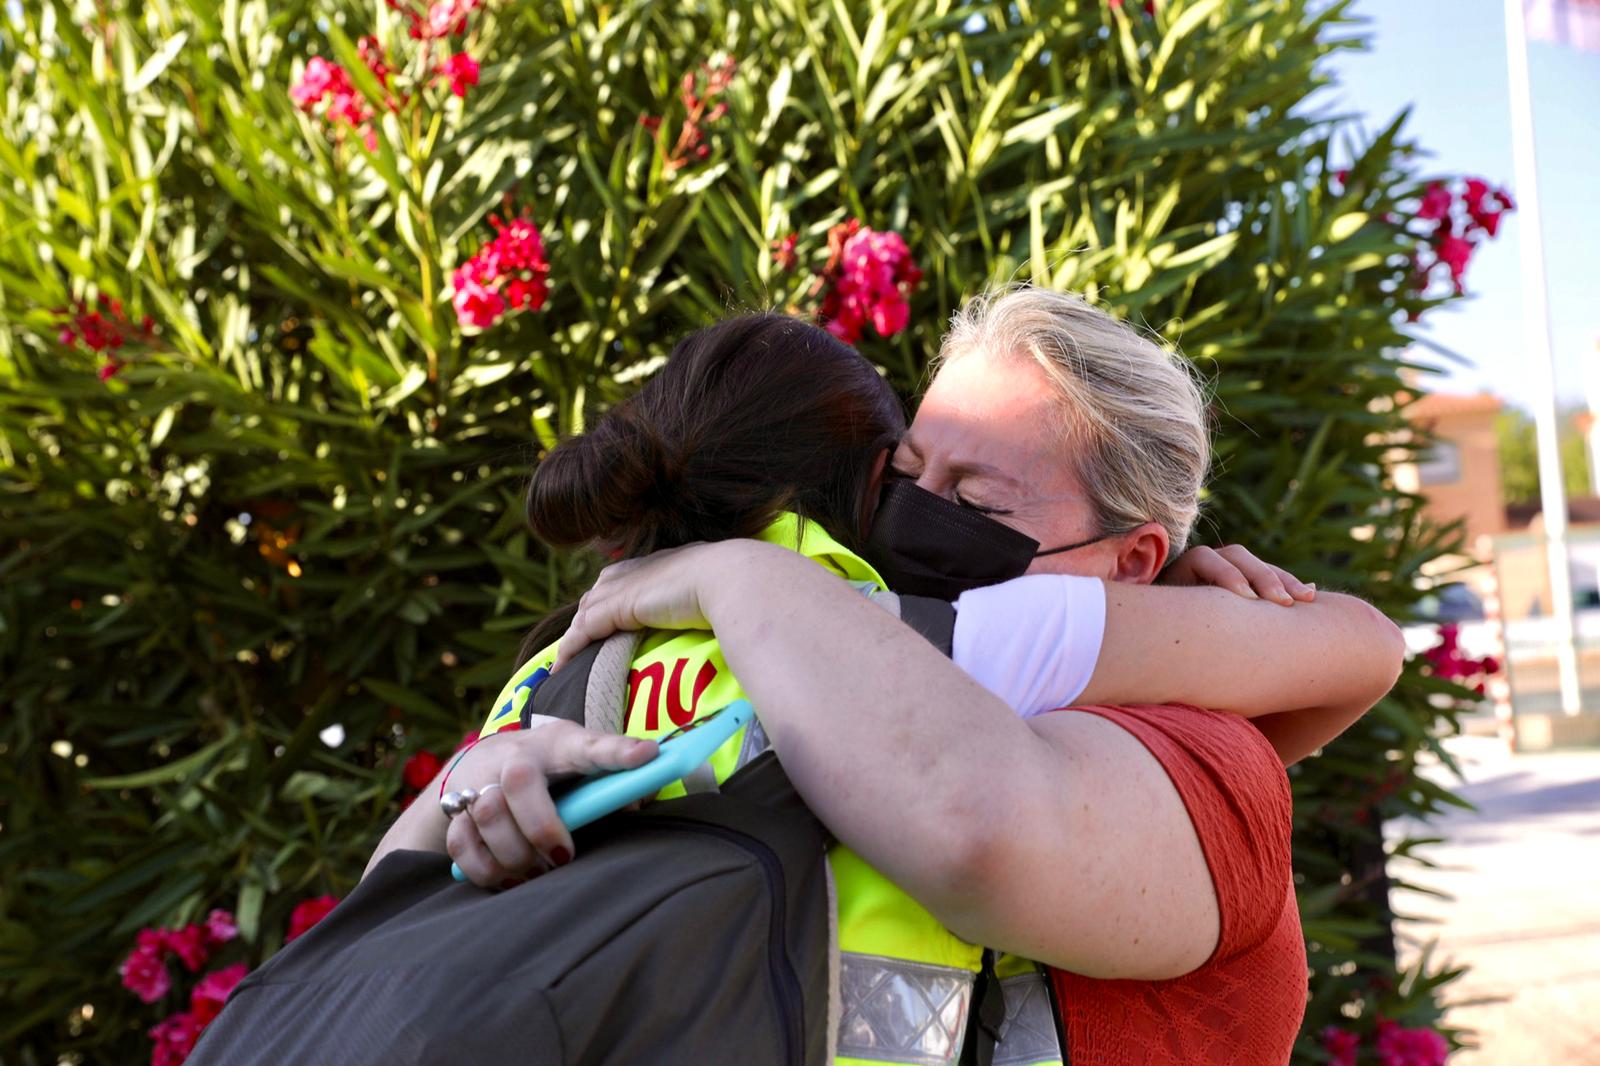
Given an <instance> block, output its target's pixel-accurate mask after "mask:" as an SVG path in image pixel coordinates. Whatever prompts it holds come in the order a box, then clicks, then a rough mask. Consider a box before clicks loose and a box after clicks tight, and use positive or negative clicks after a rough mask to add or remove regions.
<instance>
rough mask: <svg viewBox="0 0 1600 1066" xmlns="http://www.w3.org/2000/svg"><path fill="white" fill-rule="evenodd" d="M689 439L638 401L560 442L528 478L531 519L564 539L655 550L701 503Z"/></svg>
mask: <svg viewBox="0 0 1600 1066" xmlns="http://www.w3.org/2000/svg"><path fill="white" fill-rule="evenodd" d="M689 482H690V479H689V478H688V477H687V464H686V462H685V458H684V454H683V447H682V444H681V442H674V441H668V440H666V439H664V438H663V437H662V436H661V434H660V433H659V432H658V431H657V430H656V429H655V428H654V427H652V426H650V425H648V424H647V423H646V422H645V421H644V420H643V419H641V418H640V417H638V412H637V411H636V410H635V405H634V403H632V402H629V403H625V404H622V405H621V406H619V407H616V408H614V409H613V410H612V411H610V412H609V413H608V414H607V415H606V416H605V417H604V418H602V419H601V420H600V422H599V423H598V424H596V425H595V426H594V427H593V428H592V429H590V430H589V431H588V432H587V433H584V434H582V435H581V436H577V437H573V438H570V439H568V440H566V441H563V442H562V443H561V444H559V445H557V446H556V448H555V449H554V450H553V451H551V452H550V454H549V455H547V456H546V457H545V458H544V461H543V462H541V463H540V464H539V467H538V469H537V470H535V471H534V475H533V481H532V483H531V484H530V485H529V486H528V500H527V508H528V524H529V525H530V526H531V527H532V528H533V531H534V532H535V533H536V534H538V535H539V537H540V538H542V539H543V540H545V541H546V542H547V543H550V544H554V545H558V546H571V545H577V544H584V543H587V542H590V541H595V540H602V539H603V540H606V541H608V542H609V543H610V546H611V547H613V548H614V549H617V550H620V551H621V552H622V553H623V554H624V555H635V554H639V553H641V552H646V551H649V550H651V548H653V547H654V546H655V545H656V544H657V543H658V542H659V541H660V540H661V539H662V534H663V532H665V531H666V530H670V529H673V528H676V527H678V526H681V525H682V524H683V522H684V519H683V515H684V511H685V509H686V508H688V509H692V508H693V500H692V499H691V493H690V491H689V490H690V487H691V486H690V483H689Z"/></svg>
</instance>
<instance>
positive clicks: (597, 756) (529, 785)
mask: <svg viewBox="0 0 1600 1066" xmlns="http://www.w3.org/2000/svg"><path fill="white" fill-rule="evenodd" d="M509 743H511V744H514V745H515V747H514V748H507V749H503V750H502V755H503V756H504V758H503V759H502V760H501V762H500V764H499V766H498V768H497V769H496V770H491V772H495V773H496V776H497V778H498V780H496V781H491V782H489V783H487V784H484V785H479V786H477V787H478V797H477V799H476V800H474V801H473V803H472V805H471V806H470V807H468V808H467V810H466V811H465V812H463V813H462V814H459V815H457V816H456V817H455V818H452V819H451V821H450V826H449V828H448V830H447V831H446V836H445V844H446V849H447V850H448V851H449V853H450V857H451V858H453V859H455V861H456V862H457V864H459V865H460V867H461V869H462V872H463V873H465V874H466V875H467V879H468V880H470V881H471V882H472V883H473V884H475V885H479V886H482V887H485V888H488V887H494V886H497V885H500V884H501V883H502V882H503V881H505V880H506V879H507V878H508V877H520V876H531V875H536V874H538V873H541V872H543V871H544V870H545V869H547V868H549V867H555V866H564V865H566V864H567V863H568V862H571V861H572V858H573V855H574V854H575V853H576V849H575V848H574V846H573V843H572V835H571V834H570V833H569V832H568V831H567V827H566V826H565V825H563V824H562V822H561V818H560V816H559V815H558V814H557V813H556V806H555V801H554V800H552V799H551V797H550V779H551V777H553V776H556V775H564V774H579V775H582V774H592V773H596V772H599V771H605V770H624V769H631V768H633V767H635V766H639V765H641V764H643V763H646V762H649V761H650V760H651V759H653V758H655V756H656V750H657V747H656V744H655V742H654V741H650V740H639V739H637V738H634V737H624V736H612V735H609V734H605V733H595V732H592V731H591V730H588V729H584V728H583V727H582V726H579V725H576V724H574V723H572V722H566V721H554V722H551V723H549V724H548V725H545V726H544V727H543V728H541V729H540V730H539V733H538V738H537V740H536V739H535V738H534V737H533V736H532V735H527V736H525V737H517V738H514V739H513V740H512V741H510V742H509ZM485 769H489V768H488V767H485Z"/></svg>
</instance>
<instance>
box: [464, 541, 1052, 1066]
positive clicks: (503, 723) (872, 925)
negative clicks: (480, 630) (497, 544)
mask: <svg viewBox="0 0 1600 1066" xmlns="http://www.w3.org/2000/svg"><path fill="white" fill-rule="evenodd" d="M760 539H761V540H764V541H767V542H769V543H772V544H778V545H782V546H783V547H787V548H790V549H793V550H794V551H798V552H799V553H800V554H802V555H804V556H806V557H807V558H808V559H811V560H813V561H815V562H817V563H818V564H819V565H821V566H823V567H824V568H826V569H828V570H830V571H832V572H833V573H835V574H837V575H838V576H840V577H841V578H844V579H845V580H847V581H850V582H852V583H853V584H856V585H857V586H858V587H861V588H863V589H879V590H882V589H884V588H885V587H886V586H885V585H884V583H883V579H882V578H881V577H879V576H878V573H877V572H876V571H875V570H873V568H872V567H871V566H870V565H868V563H867V562H866V561H865V560H863V559H862V558H860V557H859V556H857V555H856V554H854V553H853V552H851V551H849V550H848V549H847V548H845V547H844V546H843V545H841V544H839V543H838V542H837V541H836V540H834V539H833V537H831V536H830V535H829V534H828V533H827V531H826V530H824V529H823V528H822V527H821V526H819V525H817V524H816V523H815V522H805V521H802V520H801V519H800V518H799V517H798V516H796V515H794V514H787V513H786V514H783V515H781V516H780V517H779V518H778V519H777V520H776V521H775V522H773V523H772V525H770V526H769V527H767V529H766V530H764V531H763V532H762V533H761V534H760ZM555 650H556V649H555V645H551V646H550V647H548V648H546V649H544V650H543V651H541V652H539V653H538V654H537V655H535V656H534V657H533V658H532V659H530V660H528V662H527V663H525V664H523V666H522V667H521V668H520V669H519V670H518V671H517V673H516V675H515V676H513V677H512V679H511V680H510V681H508V682H507V683H506V686H505V688H504V689H502V690H501V692H500V695H499V697H498V698H497V699H496V700H495V703H494V708H495V709H494V711H493V712H492V713H491V714H490V715H489V718H488V720H487V721H486V722H485V723H484V726H483V729H482V730H481V733H482V735H484V736H487V735H488V734H490V733H493V732H497V731H499V730H501V729H504V728H506V727H507V726H510V725H515V724H516V723H517V722H519V721H520V719H521V715H522V711H523V708H524V706H525V705H526V703H527V701H528V699H529V698H530V692H531V688H530V686H529V685H528V684H527V682H528V681H529V679H530V678H531V677H533V675H534V674H535V673H536V672H537V671H538V670H540V669H541V668H548V666H549V665H550V663H552V662H553V661H554V659H555ZM742 698H744V690H743V689H742V688H741V687H740V685H739V682H738V680H737V679H736V678H735V677H734V676H733V674H732V673H731V672H730V671H729V670H728V664H727V663H726V662H725V661H724V660H723V657H722V650H721V647H720V645H719V644H718V643H717V640H716V638H715V637H714V636H712V635H711V634H710V633H708V632H706V631H704V630H689V631H681V632H668V631H650V632H647V633H645V634H644V636H643V638H642V640H641V641H640V643H639V645H638V648H637V650H636V652H635V655H634V660H633V664H632V668H631V669H630V671H629V677H628V694H627V706H626V708H625V710H624V719H623V729H622V732H624V733H625V734H627V735H628V736H633V737H642V738H646V739H658V738H660V737H663V736H665V735H667V734H669V733H671V732H672V731H673V730H675V729H677V728H679V727H681V726H684V725H687V724H688V723H689V722H691V721H693V720H694V719H695V718H697V717H699V716H701V715H705V714H710V713H712V712H713V711H716V710H718V709H719V708H721V707H724V706H726V705H727V704H729V703H731V702H732V701H733V700H736V699H742ZM756 711H757V715H758V716H759V714H760V708H759V707H758V708H756ZM766 748H767V740H766V736H765V733H764V732H763V731H762V729H761V726H760V722H759V718H758V719H757V720H756V721H754V722H752V723H751V724H750V725H748V726H746V727H745V728H744V729H742V730H740V732H739V733H738V734H736V735H735V736H733V737H732V738H731V739H729V740H728V741H727V742H726V743H725V744H723V745H722V747H720V748H719V749H718V750H717V751H716V753H715V754H713V755H712V757H711V760H710V767H711V770H712V773H713V775H714V776H715V779H716V781H717V782H718V783H721V782H722V781H724V780H726V779H727V778H728V777H729V776H731V775H732V774H733V773H734V772H735V771H736V770H738V769H739V768H740V767H741V766H743V765H745V764H746V763H747V762H749V761H750V760H751V759H753V758H755V756H757V755H759V754H760V753H761V752H762V751H764V750H766ZM686 791H688V789H687V788H686V786H685V784H684V782H676V783H674V784H672V785H669V786H668V787H667V788H665V789H663V790H662V791H661V793H660V794H659V798H661V799H670V798H672V797H674V796H681V795H683V794H685V792H686ZM828 863H829V867H830V870H831V873H832V877H833V881H834V885H835V889H836V895H837V902H838V924H837V928H838V937H839V945H838V946H839V1011H838V1014H839V1033H838V1041H837V1045H836V1057H835V1059H834V1061H835V1062H836V1063H838V1064H839V1066H857V1064H860V1066H867V1064H872V1063H886V1062H893V1063H918V1064H928V1066H954V1064H955V1063H956V1061H957V1058H958V1056H959V1055H960V1052H961V1042H962V1038H963V1035H964V1032H965V1028H966V1024H967V1020H968V1015H969V1014H970V1008H971V1001H972V988H973V983H974V980H975V978H976V976H977V973H978V971H979V969H980V966H981V962H982V955H983V949H982V948H980V947H979V946H978V945H975V944H969V943H967V942H966V941H964V940H962V939H961V938H960V937H957V936H956V935H955V934H954V933H952V932H950V931H949V930H948V929H946V928H945V927H944V926H943V925H942V924H940V922H939V921H938V919H936V918H934V916H933V915H931V914H929V913H928V911H927V910H926V909H925V908H924V907H923V906H922V905H921V904H920V903H918V902H917V901H916V900H914V899H912V898H911V897H910V896H908V895H906V893H905V892H903V891H902V890H901V889H900V888H899V887H898V886H896V885H895V884H893V883H892V882H890V881H889V880H888V879H887V878H886V877H884V876H883V875H882V874H880V873H879V872H878V871H877V870H875V869H873V868H872V866H870V865H869V864H868V863H867V862H866V861H865V860H864V859H862V858H861V856H859V855H857V854H856V853H855V852H853V851H851V850H850V849H849V848H847V847H845V846H844V845H842V844H837V843H836V844H834V845H833V846H832V847H831V848H830V849H829V852H828ZM1027 965H1028V966H1032V964H1031V963H1029V964H1027ZM1033 972H1034V973H1035V974H1036V975H1037V968H1035V969H1034V971H1033ZM1020 975H1021V971H1018V974H1017V975H1013V976H1020ZM1001 976H1002V977H1005V976H1006V975H1001ZM1007 993H1008V1010H1007V1014H1008V1017H1009V1015H1011V1014H1012V1013H1013V1011H1012V1009H1011V1008H1010V996H1011V995H1012V992H1011V989H1010V987H1009V986H1008V987H1007ZM1021 1002H1022V1000H1018V1003H1019V1004H1020V1003H1021ZM1043 1005H1044V1009H1045V1015H1044V1017H1045V1018H1046V1019H1047V1020H1048V1021H1049V1024H1050V1030H1051V1033H1052V1036H1053V1033H1054V1020H1053V1015H1051V1014H1050V1012H1049V1005H1048V1000H1045V1001H1044V1003H1043ZM1013 1028H1014V1027H1013ZM1007 1044H1008V1045H1009V1041H1007ZM1007 1050H1008V1051H1009V1050H1011V1048H1010V1047H1009V1046H1008V1047H1007ZM1017 1050H1018V1051H1021V1050H1022V1049H1021V1048H1020V1047H1019V1048H1017ZM996 1062H997V1063H1000V1062H1001V1059H1000V1058H999V1057H997V1058H996ZM1005 1062H1006V1063H1008V1064H1010V1066H1023V1064H1028V1066H1033V1064H1035V1063H1040V1064H1043V1063H1052V1062H1053V1063H1059V1062H1060V1055H1059V1053H1057V1054H1056V1055H1055V1057H1054V1058H1053V1059H1046V1058H1038V1057H1026V1058H1009V1057H1008V1058H1006V1059H1005Z"/></svg>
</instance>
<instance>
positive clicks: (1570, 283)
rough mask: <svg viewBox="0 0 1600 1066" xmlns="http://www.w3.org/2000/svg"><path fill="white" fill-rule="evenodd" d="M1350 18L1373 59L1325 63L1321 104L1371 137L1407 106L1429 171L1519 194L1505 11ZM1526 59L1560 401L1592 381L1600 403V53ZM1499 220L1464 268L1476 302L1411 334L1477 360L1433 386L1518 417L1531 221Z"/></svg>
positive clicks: (1526, 391)
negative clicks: (1492, 402) (1485, 398)
mask: <svg viewBox="0 0 1600 1066" xmlns="http://www.w3.org/2000/svg"><path fill="white" fill-rule="evenodd" d="M1354 13H1355V14H1356V15H1358V16H1361V17H1362V18H1364V19H1365V20H1366V24H1365V25H1364V26H1363V27H1361V30H1362V32H1363V34H1364V35H1367V36H1369V37H1370V38H1371V42H1370V45H1369V49H1368V50H1367V51H1366V52H1360V53H1358V52H1346V53H1343V54H1342V55H1340V56H1338V57H1336V58H1335V59H1334V60H1333V61H1332V64H1331V72H1332V73H1333V75H1334V77H1335V78H1336V80H1337V81H1338V83H1339V84H1338V85H1337V86H1336V87H1335V88H1334V89H1333V90H1331V91H1330V96H1329V99H1330V100H1331V101H1332V102H1336V103H1339V104H1342V105H1343V107H1342V110H1347V111H1350V112H1356V113H1359V114H1361V115H1362V116H1363V118H1362V124H1363V126H1364V127H1365V128H1366V129H1367V130H1368V131H1369V132H1373V133H1375V132H1377V131H1378V130H1381V129H1382V128H1383V126H1384V125H1385V124H1386V123H1387V122H1389V121H1390V120H1391V119H1392V118H1393V117H1394V116H1395V115H1396V114H1397V113H1398V112H1399V111H1400V110H1401V109H1403V108H1405V107H1407V106H1410V107H1411V120H1410V122H1409V123H1408V124H1407V127H1406V128H1407V130H1409V132H1410V137H1411V139H1412V140H1414V141H1416V142H1417V143H1418V145H1419V146H1420V147H1421V148H1423V149H1424V150H1425V151H1427V152H1428V153H1429V155H1430V158H1428V159H1427V160H1425V164H1426V169H1427V170H1428V171H1430V172H1434V173H1437V174H1439V175H1441V176H1445V175H1460V176H1473V177H1482V178H1484V179H1485V180H1487V181H1488V182H1489V183H1490V184H1491V185H1504V186H1506V187H1507V188H1509V189H1511V191H1512V193H1513V195H1516V193H1517V192H1518V190H1517V189H1516V185H1515V180H1514V179H1515V172H1514V166H1513V163H1512V156H1511V109H1510V105H1509V103H1508V97H1507V90H1506V49H1505V15H1504V5H1503V3H1502V2H1501V0H1356V3H1355V6H1354ZM1528 51H1529V55H1528V60H1529V68H1530V70H1531V72H1532V73H1531V79H1532V86H1533V113H1534V132H1535V136H1536V138H1537V145H1538V148H1537V158H1538V165H1539V194H1540V200H1541V205H1540V207H1541V214H1542V215H1543V227H1542V228H1543V232H1544V246H1545V269H1546V273H1547V277H1548V281H1549V289H1548V292H1549V301H1550V324H1551V338H1552V346H1553V349H1554V352H1555V363H1556V390H1557V393H1558V394H1559V395H1560V397H1561V398H1562V400H1563V401H1568V400H1578V399H1581V398H1582V397H1583V395H1584V390H1585V388H1586V385H1588V384H1589V382H1586V377H1593V378H1594V381H1593V383H1592V384H1593V385H1594V386H1596V389H1597V394H1600V347H1597V345H1600V184H1597V182H1596V176H1597V175H1600V53H1596V52H1580V51H1577V50H1576V49H1572V48H1567V47H1563V46H1560V45H1554V44H1543V43H1537V42H1533V43H1530V44H1529V48H1528ZM1501 223H1502V224H1501V230H1500V236H1499V237H1498V238H1497V239H1495V240H1493V241H1491V242H1489V243H1488V244H1486V245H1485V246H1483V247H1482V248H1480V249H1479V251H1478V253H1477V255H1476V256H1475V257H1474V259H1473V261H1472V265H1471V268H1470V270H1469V272H1468V274H1467V278H1466V288H1467V292H1468V293H1469V294H1470V299H1467V300H1462V301H1459V302H1458V303H1457V304H1455V305H1452V306H1450V307H1444V308H1439V309H1437V310H1435V311H1433V312H1432V313H1431V314H1430V315H1428V316H1427V317H1425V318H1424V319H1423V320H1422V322H1421V323H1420V324H1419V328H1420V329H1421V331H1422V332H1423V333H1424V334H1425V335H1426V336H1428V337H1429V338H1431V339H1432V340H1434V341H1435V342H1437V343H1438V344H1441V345H1443V346H1444V347H1446V348H1449V349H1452V350H1454V351H1455V352H1457V353H1459V354H1460V355H1462V356H1464V357H1466V358H1467V359H1468V360H1470V361H1471V363H1472V366H1470V367H1467V368H1464V369H1458V368H1451V369H1450V370H1449V374H1448V376H1447V377H1446V378H1443V379H1434V381H1433V384H1432V387H1433V388H1435V389H1436V390H1442V391H1450V392H1458V391H1459V392H1472V391H1477V390H1480V389H1486V390H1488V391H1491V392H1494V393H1497V394H1498V395H1500V396H1503V397H1505V398H1507V399H1508V400H1511V401H1512V402H1514V403H1517V404H1518V405H1519V406H1522V407H1524V408H1526V407H1528V406H1529V405H1530V403H1531V402H1532V400H1533V389H1534V387H1535V382H1536V381H1537V375H1536V374H1535V373H1534V372H1532V370H1531V369H1530V364H1529V357H1528V356H1527V355H1526V354H1525V350H1526V349H1527V347H1528V346H1527V342H1526V339H1525V337H1526V334H1525V320H1524V317H1523V306H1522V305H1523V298H1522V281H1521V270H1522V268H1521V247H1520V240H1521V237H1522V234H1523V232H1524V227H1525V224H1526V223H1525V220H1524V219H1523V218H1522V216H1521V215H1519V214H1516V213H1513V214H1510V215H1507V216H1506V217H1505V218H1504V219H1502V220H1501ZM1422 361H1426V362H1433V363H1441V362H1444V363H1445V365H1448V363H1447V362H1446V361H1441V360H1439V359H1438V358H1436V357H1431V356H1426V357H1425V358H1424V359H1423V360H1422Z"/></svg>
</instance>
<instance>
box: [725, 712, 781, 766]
mask: <svg viewBox="0 0 1600 1066" xmlns="http://www.w3.org/2000/svg"><path fill="white" fill-rule="evenodd" d="M770 747H772V741H770V740H768V739H767V731H766V730H765V729H762V728H761V719H760V718H756V717H752V718H751V719H750V724H749V725H747V726H745V727H744V743H742V744H740V745H739V760H738V762H736V763H734V766H733V768H734V769H735V770H742V769H744V767H745V765H746V764H747V763H749V762H750V761H751V760H752V759H754V758H755V757H756V756H757V755H760V754H761V753H762V752H764V751H766V750H767V749H768V748H770Z"/></svg>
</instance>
